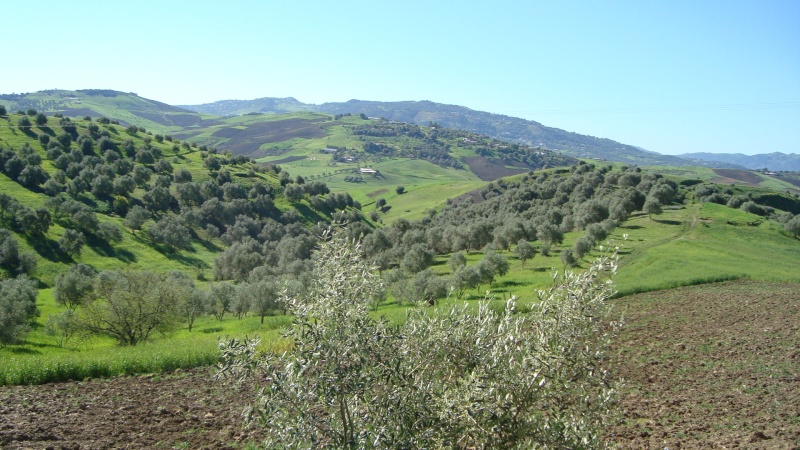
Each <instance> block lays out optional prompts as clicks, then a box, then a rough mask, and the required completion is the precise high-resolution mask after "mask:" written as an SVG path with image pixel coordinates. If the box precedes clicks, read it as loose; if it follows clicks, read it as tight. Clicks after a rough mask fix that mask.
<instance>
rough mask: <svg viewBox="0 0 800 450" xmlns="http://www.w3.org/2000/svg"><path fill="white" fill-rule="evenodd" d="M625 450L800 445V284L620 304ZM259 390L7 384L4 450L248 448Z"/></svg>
mask: <svg viewBox="0 0 800 450" xmlns="http://www.w3.org/2000/svg"><path fill="white" fill-rule="evenodd" d="M615 304H616V306H615V308H616V311H617V312H620V313H624V315H625V318H626V326H625V329H624V332H623V334H622V335H621V336H620V338H619V339H618V341H617V344H616V347H615V349H614V352H613V357H612V361H611V362H612V363H613V364H614V365H615V366H616V371H617V373H618V374H619V375H620V376H622V377H624V378H625V380H626V384H625V387H624V389H623V390H622V392H621V407H622V418H621V423H620V424H619V425H618V426H616V427H614V428H612V429H611V430H609V437H610V438H611V439H612V440H614V441H615V442H617V443H618V444H619V446H620V447H622V448H636V449H648V448H649V449H664V448H670V449H679V448H698V449H700V448H703V449H705V448H748V449H749V448H761V449H773V448H775V449H796V448H800V284H786V283H760V282H750V281H736V282H729V283H721V284H711V285H703V286H694V287H687V288H680V289H673V290H668V291H660V292H654V293H646V294H638V295H634V296H630V297H625V298H622V299H619V300H615ZM251 392H252V391H251V390H250V389H249V388H248V387H245V388H242V389H241V390H238V389H235V388H232V387H230V386H228V385H225V384H222V383H219V382H216V381H214V380H213V376H212V371H211V370H210V369H197V370H189V371H179V372H176V373H173V374H169V375H148V376H138V377H121V378H115V379H111V380H88V381H84V382H77V383H54V384H48V385H43V386H12V387H2V388H0V448H2V449H47V448H52V449H61V448H66V449H78V448H80V449H101V448H164V449H169V448H192V449H195V448H242V447H244V446H245V445H246V443H248V442H250V443H254V442H258V441H259V438H260V435H259V431H258V430H247V429H244V428H243V427H242V425H241V412H242V409H243V408H244V406H245V405H246V403H247V402H248V400H249V398H251V396H250V393H251Z"/></svg>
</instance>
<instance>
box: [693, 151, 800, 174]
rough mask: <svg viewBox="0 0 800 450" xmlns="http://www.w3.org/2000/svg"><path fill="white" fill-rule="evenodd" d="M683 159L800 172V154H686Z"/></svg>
mask: <svg viewBox="0 0 800 450" xmlns="http://www.w3.org/2000/svg"><path fill="white" fill-rule="evenodd" d="M680 156H681V157H682V158H689V159H696V160H702V161H716V162H720V163H723V164H735V165H737V166H742V167H744V168H746V169H751V170H756V169H764V168H766V169H769V170H774V171H781V172H797V171H800V154H797V153H789V154H786V153H780V152H774V153H762V154H758V155H743V154H741V153H685V154H683V155H680Z"/></svg>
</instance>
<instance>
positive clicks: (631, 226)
mask: <svg viewBox="0 0 800 450" xmlns="http://www.w3.org/2000/svg"><path fill="white" fill-rule="evenodd" d="M618 228H620V229H623V230H641V229H642V228H644V227H642V226H641V225H621V226H619V227H618Z"/></svg>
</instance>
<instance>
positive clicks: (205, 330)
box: [198, 327, 224, 334]
mask: <svg viewBox="0 0 800 450" xmlns="http://www.w3.org/2000/svg"><path fill="white" fill-rule="evenodd" d="M222 330H224V328H222V327H209V328H203V329H202V330H198V331H200V332H201V333H204V334H211V333H219V332H221V331H222Z"/></svg>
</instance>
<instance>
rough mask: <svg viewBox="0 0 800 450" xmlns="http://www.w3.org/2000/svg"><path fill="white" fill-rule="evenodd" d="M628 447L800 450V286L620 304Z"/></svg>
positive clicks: (723, 288)
mask: <svg viewBox="0 0 800 450" xmlns="http://www.w3.org/2000/svg"><path fill="white" fill-rule="evenodd" d="M616 302H617V304H616V310H617V311H621V312H622V313H623V314H624V316H625V320H626V325H625V328H624V331H623V333H622V335H621V336H620V338H619V339H618V341H617V342H616V344H615V350H614V357H613V360H614V363H615V364H616V366H617V369H616V370H617V373H618V374H619V375H620V376H621V377H623V378H624V379H625V380H626V384H625V387H624V388H623V390H622V391H621V409H622V415H623V417H622V421H621V423H620V424H619V425H618V426H616V427H614V428H612V429H611V430H610V437H611V438H612V440H614V441H616V442H617V443H619V444H620V446H621V447H622V448H636V449H648V448H650V449H664V448H667V447H668V448H670V449H678V448H760V449H798V448H800V284H789V283H766V282H754V281H734V282H727V283H718V284H710V285H702V286H693V287H685V288H679V289H672V290H667V291H660V292H653V293H645V294H638V295H633V296H629V297H625V298H622V299H619V300H617V301H616Z"/></svg>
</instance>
